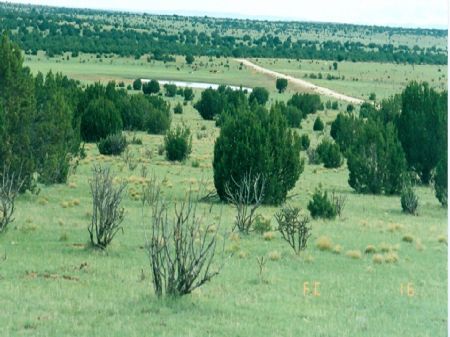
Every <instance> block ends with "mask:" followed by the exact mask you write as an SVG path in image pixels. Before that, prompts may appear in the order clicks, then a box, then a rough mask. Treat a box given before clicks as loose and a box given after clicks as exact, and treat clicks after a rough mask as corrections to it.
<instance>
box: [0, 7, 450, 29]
mask: <svg viewBox="0 0 450 337" xmlns="http://www.w3.org/2000/svg"><path fill="white" fill-rule="evenodd" d="M0 2H5V1H1V0H0ZM9 2H15V3H27V4H41V5H50V6H63V7H79V8H96V9H111V10H126V11H133V12H146V13H163V14H180V15H201V16H203V15H208V16H218V17H238V18H252V19H255V18H260V19H277V20H298V21H320V22H341V23H355V24H367V25H387V26H401V27H423V28H447V27H448V18H449V14H448V13H449V6H448V0H270V1H269V0H251V1H246V0H226V1H214V0H146V1H145V0H144V1H142V0H14V1H9Z"/></svg>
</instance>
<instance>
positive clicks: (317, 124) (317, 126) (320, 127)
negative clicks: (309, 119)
mask: <svg viewBox="0 0 450 337" xmlns="http://www.w3.org/2000/svg"><path fill="white" fill-rule="evenodd" d="M324 128H325V125H324V124H323V122H322V120H321V119H320V117H317V118H316V120H315V121H314V125H313V130H314V131H322V130H323V129H324Z"/></svg>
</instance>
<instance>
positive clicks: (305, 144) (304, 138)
mask: <svg viewBox="0 0 450 337" xmlns="http://www.w3.org/2000/svg"><path fill="white" fill-rule="evenodd" d="M310 143H311V141H310V139H309V136H308V135H306V134H304V135H301V136H300V146H301V147H300V148H301V149H302V150H303V151H306V150H308V149H309V145H310Z"/></svg>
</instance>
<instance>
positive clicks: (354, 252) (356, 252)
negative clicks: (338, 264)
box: [345, 250, 362, 260]
mask: <svg viewBox="0 0 450 337" xmlns="http://www.w3.org/2000/svg"><path fill="white" fill-rule="evenodd" d="M345 256H347V257H350V258H352V259H355V260H359V259H360V258H361V257H362V254H361V251H359V250H349V251H348V252H347V253H345Z"/></svg>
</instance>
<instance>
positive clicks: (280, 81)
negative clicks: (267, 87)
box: [275, 78, 288, 94]
mask: <svg viewBox="0 0 450 337" xmlns="http://www.w3.org/2000/svg"><path fill="white" fill-rule="evenodd" d="M287 86H288V80H287V79H285V78H277V81H276V83H275V87H276V88H277V90H278V93H280V94H281V93H282V92H284V91H285V90H286V88H287Z"/></svg>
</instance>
